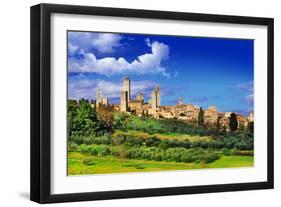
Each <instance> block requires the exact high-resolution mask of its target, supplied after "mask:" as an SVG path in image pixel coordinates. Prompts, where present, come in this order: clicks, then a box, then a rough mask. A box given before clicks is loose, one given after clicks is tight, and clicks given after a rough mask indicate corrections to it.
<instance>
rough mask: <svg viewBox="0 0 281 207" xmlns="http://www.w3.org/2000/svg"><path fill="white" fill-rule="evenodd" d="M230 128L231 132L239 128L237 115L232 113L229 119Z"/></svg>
mask: <svg viewBox="0 0 281 207" xmlns="http://www.w3.org/2000/svg"><path fill="white" fill-rule="evenodd" d="M229 127H230V130H231V131H235V130H236V129H237V127H238V121H237V117H236V114H235V113H231V114H230V117H229Z"/></svg>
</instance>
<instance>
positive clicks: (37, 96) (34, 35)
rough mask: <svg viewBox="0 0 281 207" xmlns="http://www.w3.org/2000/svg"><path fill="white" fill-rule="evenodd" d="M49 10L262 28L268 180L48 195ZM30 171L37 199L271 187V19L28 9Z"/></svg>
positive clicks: (75, 8)
mask: <svg viewBox="0 0 281 207" xmlns="http://www.w3.org/2000/svg"><path fill="white" fill-rule="evenodd" d="M52 13H67V14H83V15H99V16H113V17H134V18H151V19H162V20H181V21H194V22H219V23H233V24H248V25H264V26H267V35H268V36H267V43H268V47H267V59H268V63H267V74H268V82H267V83H268V84H267V92H268V97H267V104H268V106H267V107H268V108H267V113H268V117H267V127H268V134H267V181H266V182H249V183H238V184H219V185H203V186H186V187H167V188H153V189H136V190H120V191H105V192H86V193H74V194H51V193H50V189H51V186H50V185H51V184H50V169H51V161H50V149H51V143H50V136H51V134H50V130H51V127H50V125H51V114H50V112H51V110H50V107H51V104H50V101H51V93H50V88H51V85H50V84H51V74H50V58H51V55H50V52H51V50H50V47H51V45H50V32H51V27H50V26H51V25H50V16H51V14H52ZM30 24H31V36H30V42H31V46H30V47H31V57H30V62H31V74H30V75H31V100H30V101H31V106H30V107H31V129H30V131H31V152H30V161H31V169H30V170H31V174H30V199H31V200H32V201H35V202H38V203H54V202H70V201H88V200H103V199H119V198H134V197H146V196H166V195H179V194H195V193H211V192H225V191H241V190H256V189H271V188H273V186H274V184H273V183H274V182H273V177H274V166H273V165H274V157H273V156H274V151H273V149H274V147H273V135H274V133H273V132H274V131H273V130H274V128H273V121H274V118H273V114H274V112H273V110H274V109H273V95H274V88H273V87H274V83H273V80H274V78H273V61H274V60H273V51H274V50H273V45H274V44H273V35H274V32H273V27H274V20H273V19H272V18H260V17H245V16H227V15H213V14H195V13H181V12H167V11H152V10H135V9H120V8H103V7H88V6H72V5H55V4H39V5H35V6H32V7H31V22H30Z"/></svg>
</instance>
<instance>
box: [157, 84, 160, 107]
mask: <svg viewBox="0 0 281 207" xmlns="http://www.w3.org/2000/svg"><path fill="white" fill-rule="evenodd" d="M156 99H157V106H160V105H161V98H160V86H159V85H158V86H157V87H156Z"/></svg>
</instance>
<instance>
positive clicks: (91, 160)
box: [82, 157, 95, 165]
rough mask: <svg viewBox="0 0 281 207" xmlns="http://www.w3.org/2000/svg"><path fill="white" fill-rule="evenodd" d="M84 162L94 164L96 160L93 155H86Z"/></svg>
mask: <svg viewBox="0 0 281 207" xmlns="http://www.w3.org/2000/svg"><path fill="white" fill-rule="evenodd" d="M82 163H83V164H84V165H94V164H95V162H94V158H93V157H86V158H84V159H83V160H82Z"/></svg>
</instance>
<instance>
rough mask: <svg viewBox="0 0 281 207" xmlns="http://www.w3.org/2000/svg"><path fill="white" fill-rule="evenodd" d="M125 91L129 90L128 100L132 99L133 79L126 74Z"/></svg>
mask: <svg viewBox="0 0 281 207" xmlns="http://www.w3.org/2000/svg"><path fill="white" fill-rule="evenodd" d="M123 91H126V92H127V95H128V97H127V99H128V101H130V100H131V81H130V79H129V77H128V76H126V77H125V78H124V80H123Z"/></svg>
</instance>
